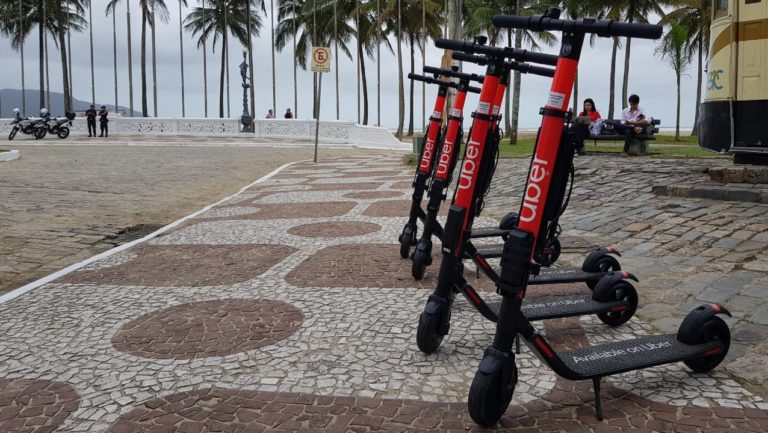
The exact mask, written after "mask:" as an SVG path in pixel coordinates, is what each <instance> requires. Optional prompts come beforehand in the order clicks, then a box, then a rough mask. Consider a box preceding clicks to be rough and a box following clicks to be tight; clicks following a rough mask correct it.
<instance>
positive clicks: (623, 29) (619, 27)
mask: <svg viewBox="0 0 768 433" xmlns="http://www.w3.org/2000/svg"><path fill="white" fill-rule="evenodd" d="M608 32H609V33H610V34H611V36H627V37H630V38H640V39H659V38H660V37H661V34H662V27H661V26H658V25H655V24H640V23H620V22H617V21H613V22H611V23H610V24H609V27H608Z"/></svg>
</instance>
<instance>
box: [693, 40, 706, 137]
mask: <svg viewBox="0 0 768 433" xmlns="http://www.w3.org/2000/svg"><path fill="white" fill-rule="evenodd" d="M698 45H699V47H698V51H699V53H698V57H699V59H698V61H699V65H698V70H697V72H696V114H694V116H693V130H692V131H691V135H693V136H697V135H699V108H700V105H701V80H702V58H703V57H704V52H703V45H704V43H703V38H702V37H701V36H700V37H699V40H698Z"/></svg>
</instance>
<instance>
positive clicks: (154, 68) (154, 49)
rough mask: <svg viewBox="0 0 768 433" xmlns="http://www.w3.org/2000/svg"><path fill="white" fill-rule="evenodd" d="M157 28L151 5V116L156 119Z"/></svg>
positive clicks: (153, 9)
mask: <svg viewBox="0 0 768 433" xmlns="http://www.w3.org/2000/svg"><path fill="white" fill-rule="evenodd" d="M156 28H157V21H155V5H154V4H153V5H152V28H151V29H150V30H151V31H152V108H153V114H154V116H155V117H157V45H156V43H155V41H156V39H155V29H156Z"/></svg>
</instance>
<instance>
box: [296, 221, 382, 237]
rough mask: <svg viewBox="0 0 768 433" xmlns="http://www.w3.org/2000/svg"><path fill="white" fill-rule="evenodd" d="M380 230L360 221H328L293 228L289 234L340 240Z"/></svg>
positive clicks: (375, 225) (372, 224)
mask: <svg viewBox="0 0 768 433" xmlns="http://www.w3.org/2000/svg"><path fill="white" fill-rule="evenodd" d="M379 230H381V226H380V225H378V224H374V223H366V222H359V221H328V222H323V223H313V224H302V225H300V226H296V227H291V228H290V229H288V233H290V234H292V235H294V236H304V237H308V238H340V237H347V236H360V235H367V234H369V233H373V232H377V231H379Z"/></svg>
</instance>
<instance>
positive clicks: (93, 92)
mask: <svg viewBox="0 0 768 433" xmlns="http://www.w3.org/2000/svg"><path fill="white" fill-rule="evenodd" d="M88 32H89V33H90V35H89V37H90V49H91V103H92V104H94V105H95V104H96V72H95V70H94V69H93V5H92V4H91V2H88ZM69 62H70V63H72V48H71V47H70V49H69ZM69 73H70V76H69V79H70V81H71V80H72V75H71V74H72V67H71V66H70V68H69Z"/></svg>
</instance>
